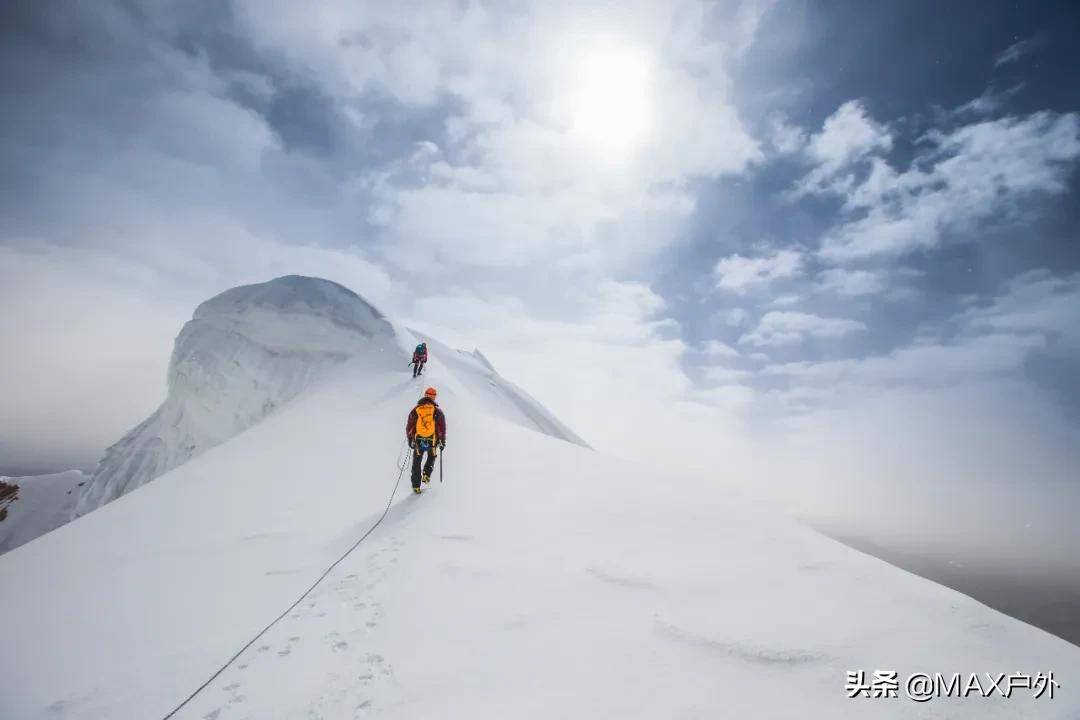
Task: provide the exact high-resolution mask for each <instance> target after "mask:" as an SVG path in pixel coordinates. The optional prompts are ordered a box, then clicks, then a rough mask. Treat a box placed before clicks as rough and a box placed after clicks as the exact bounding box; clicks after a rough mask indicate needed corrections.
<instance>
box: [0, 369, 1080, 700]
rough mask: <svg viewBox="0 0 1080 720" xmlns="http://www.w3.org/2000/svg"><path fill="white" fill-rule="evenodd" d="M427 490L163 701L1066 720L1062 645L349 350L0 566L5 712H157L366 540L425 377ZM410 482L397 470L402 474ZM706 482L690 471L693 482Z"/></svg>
mask: <svg viewBox="0 0 1080 720" xmlns="http://www.w3.org/2000/svg"><path fill="white" fill-rule="evenodd" d="M427 384H432V385H435V386H436V387H438V388H439V390H440V393H439V398H440V402H441V405H442V407H443V408H444V409H445V411H446V413H447V417H448V422H449V428H448V437H449V445H448V447H447V450H446V452H445V456H444V461H445V482H444V483H441V484H440V483H439V482H438V481H437V480H436V482H435V483H434V484H433V485H432V486H431V488H430V489H429V490H428V492H426V493H425V494H423V495H421V496H419V497H414V496H412V495H411V494H408V493H407V492H405V493H402V492H400V490H402V489H405V488H404V487H402V488H399V492H398V494H397V497H396V499H395V502H394V505H393V508H392V509H391V511H390V513H389V515H388V517H387V519H386V520H385V522H384V523H383V524H382V525H381V526H380V527H379V528H378V529H377V530H376V531H375V532H374V533H373V534H372V535H371V536H370V537H369V538H368V539H367V541H365V542H364V543H363V544H362V545H360V547H359V548H358V549H357V550H356V552H354V553H353V554H352V555H351V556H349V557H348V558H347V559H346V560H345V561H344V562H343V563H342V564H341V565H339V566H338V567H337V568H336V570H335V571H334V572H333V573H331V575H330V576H329V577H328V578H327V579H326V580H325V581H324V582H323V583H322V584H321V585H320V586H319V587H318V588H317V589H316V591H315V592H314V593H313V594H312V595H311V596H309V597H308V598H307V600H305V601H304V602H303V603H301V604H300V605H299V606H298V607H297V608H296V610H295V611H294V612H292V613H290V614H289V615H288V616H286V617H285V618H284V619H283V620H282V621H281V622H280V623H279V624H277V625H276V626H275V627H273V628H272V629H271V630H270V631H269V632H268V633H267V634H266V635H265V636H264V637H263V638H261V639H260V640H259V641H258V642H256V643H255V645H254V646H253V647H252V648H251V649H250V650H249V651H248V652H246V653H244V654H243V655H242V656H241V657H240V658H239V659H238V661H237V662H236V663H235V664H233V665H232V666H231V667H229V668H228V669H227V670H225V672H224V673H222V675H221V676H220V677H219V678H218V679H217V680H216V681H215V682H213V683H212V684H211V685H210V686H209V687H208V688H207V689H206V690H204V691H203V692H202V693H201V694H200V695H198V696H197V697H196V698H195V699H194V700H193V701H192V702H191V703H190V704H189V705H188V706H186V707H185V708H184V709H183V710H182V711H181V712H180V713H179V714H177V716H176V717H179V718H190V719H196V718H199V719H205V718H208V719H210V720H228V719H232V718H235V719H241V718H258V719H259V720H263V719H268V718H269V719H272V718H282V719H284V718H305V719H308V720H310V719H317V718H326V719H331V718H334V719H337V718H365V717H381V718H403V719H404V718H424V717H430V718H451V717H453V718H470V719H472V720H485V719H487V718H500V719H501V718H508V717H511V718H595V717H619V718H650V719H651V718H698V717H700V718H714V717H733V718H743V717H746V718H750V717H752V718H805V717H828V718H855V717H858V718H865V717H870V718H877V717H895V718H980V719H984V718H1062V719H1065V718H1076V717H1077V716H1078V714H1080V690H1078V689H1077V686H1076V684H1075V678H1076V677H1077V673H1078V672H1080V648H1077V647H1075V646H1072V645H1069V644H1067V643H1065V642H1064V641H1062V640H1059V639H1057V638H1055V637H1053V636H1051V635H1049V634H1047V633H1045V632H1042V631H1040V630H1037V629H1034V628H1032V627H1030V626H1027V625H1025V624H1023V623H1020V622H1018V621H1015V620H1012V619H1010V618H1008V617H1005V616H1003V615H1001V614H999V613H997V612H995V611H992V610H990V609H988V608H986V607H985V606H983V605H981V604H979V603H977V602H975V601H974V600H971V599H969V598H967V597H965V596H962V595H960V594H958V593H956V592H953V591H951V590H948V589H946V588H943V587H940V586H937V585H934V584H933V583H930V582H927V581H925V580H922V579H920V578H918V577H916V576H913V575H910V574H907V573H905V572H902V571H900V570H897V569H895V568H893V567H892V566H889V565H887V564H885V563H883V562H880V561H878V560H875V559H873V558H871V557H869V556H866V555H862V554H860V553H858V552H855V551H852V550H850V549H848V548H846V547H844V546H842V545H840V544H838V543H836V542H833V541H831V540H828V539H826V538H824V537H822V536H820V535H818V534H816V533H814V532H812V531H810V530H808V529H806V528H804V527H802V526H799V525H796V524H794V523H792V522H789V521H787V520H785V519H783V518H780V517H777V516H773V515H771V514H768V513H766V512H764V511H761V510H759V509H757V508H756V507H754V506H750V505H746V504H744V503H742V502H740V501H737V500H734V499H728V498H724V497H720V496H718V495H713V494H702V493H700V492H697V493H692V492H691V488H689V487H687V486H686V485H684V484H682V483H681V482H680V481H679V479H678V478H676V477H672V476H669V475H666V474H665V473H664V472H662V471H652V470H648V469H644V468H638V467H634V466H630V465H626V464H622V463H618V462H615V461H612V460H609V459H607V458H605V457H603V456H601V455H599V454H597V453H595V452H592V451H589V450H587V449H585V448H582V447H579V446H577V445H574V444H572V443H568V442H564V441H561V440H559V439H556V438H553V437H550V436H547V435H544V434H542V433H539V432H536V431H534V430H530V429H527V428H524V427H522V426H521V425H520V424H519V422H517V420H518V419H519V418H518V417H511V418H501V417H499V416H498V415H497V414H492V412H491V409H490V407H489V405H488V404H487V403H486V402H485V401H483V400H478V399H476V398H475V397H474V396H473V394H472V393H471V392H469V391H468V389H467V388H465V387H464V383H461V382H460V381H459V380H458V379H457V378H455V377H454V376H453V375H452V374H451V371H450V370H448V369H447V368H446V367H444V366H440V365H439V364H437V363H433V365H432V366H430V370H429V374H428V376H427V377H424V378H420V379H419V380H412V379H411V378H410V377H409V376H408V373H407V371H406V370H405V368H404V367H401V368H400V369H395V370H391V371H388V372H386V373H383V374H379V375H373V374H372V373H371V371H370V370H369V368H368V367H366V366H365V364H364V363H362V362H360V363H358V364H357V365H355V366H353V365H351V364H349V363H346V364H345V365H343V366H342V367H341V368H340V369H339V372H338V373H337V374H336V375H335V376H334V377H332V378H328V379H327V380H326V381H325V382H324V383H322V384H320V385H319V386H317V387H315V388H313V389H311V390H309V391H307V392H305V393H303V394H302V395H300V396H298V397H297V398H296V399H295V400H294V401H293V402H291V403H289V404H287V405H286V406H284V407H282V408H281V409H280V410H279V411H278V412H276V413H274V414H273V415H271V416H270V417H268V418H267V419H265V420H264V421H263V422H261V423H259V424H257V425H255V426H253V427H252V428H250V429H249V430H247V431H246V432H243V433H241V434H239V435H237V436H235V437H234V438H232V439H231V440H229V441H227V442H225V443H223V444H221V445H219V446H217V447H215V448H212V449H210V450H207V451H206V452H204V453H202V454H201V455H199V456H198V457H196V458H194V459H192V460H191V461H189V462H187V463H185V464H184V465H182V466H180V467H178V468H176V469H175V470H173V471H171V472H169V473H166V474H165V475H163V476H162V477H160V478H159V479H158V480H157V481H155V482H153V483H150V484H147V485H145V486H144V487H142V488H140V489H139V490H138V491H137V492H133V493H130V494H127V495H125V496H123V497H121V498H120V499H119V500H117V501H115V502H112V503H110V504H108V505H106V506H104V507H102V508H101V509H100V510H98V511H96V512H93V513H91V514H89V515H86V516H85V517H82V518H80V519H79V520H77V521H75V522H73V523H70V524H68V525H66V526H64V527H61V528H59V529H58V530H56V531H54V532H52V533H49V534H48V535H45V536H43V537H41V538H39V539H38V540H36V541H34V542H32V543H29V544H27V545H24V546H23V547H21V548H18V549H16V550H14V551H12V552H10V553H8V554H7V555H5V556H3V557H0V577H3V578H4V582H3V583H0V613H3V617H5V618H14V619H15V620H14V621H12V622H9V623H7V624H6V625H5V628H4V635H5V637H4V640H5V644H6V646H7V647H8V648H9V649H10V648H15V649H17V650H16V651H15V652H10V651H9V652H6V653H4V654H3V656H2V659H0V717H3V718H19V719H20V720H33V719H35V718H42V719H43V718H67V719H71V720H73V719H76V718H85V719H87V720H89V719H94V720H98V719H100V718H109V719H117V720H120V719H124V718H131V719H136V718H137V719H139V720H146V719H153V718H161V717H164V716H165V715H166V713H167V712H169V711H170V710H171V709H172V708H173V707H174V706H175V705H176V704H177V703H178V702H180V700H181V699H183V698H184V697H186V696H187V695H188V694H189V693H190V692H191V691H192V690H194V689H195V688H196V687H198V686H199V684H201V683H202V682H203V681H204V680H205V679H206V678H207V677H209V676H210V674H211V673H212V672H213V671H214V670H216V669H217V668H218V667H219V666H220V664H221V663H223V662H224V661H225V660H226V659H227V658H229V657H230V656H231V655H232V654H233V652H235V650H236V649H238V648H239V647H241V646H242V645H243V644H244V643H245V642H247V641H248V640H249V639H250V638H251V637H252V636H253V635H254V634H255V633H256V632H257V631H258V630H259V629H260V628H262V627H263V626H264V625H265V624H266V623H267V622H269V621H270V620H271V619H272V618H274V617H275V616H277V615H278V614H279V613H280V612H281V611H282V610H284V609H285V608H286V607H288V605H289V604H290V603H291V602H293V600H294V599H295V598H296V597H297V596H298V595H299V594H300V593H301V592H302V590H303V589H304V588H306V587H307V586H308V585H309V584H310V583H311V582H312V581H313V580H314V579H315V578H316V577H318V575H319V574H320V573H321V572H322V571H323V569H324V568H325V567H327V566H328V565H329V564H330V563H331V562H332V561H333V560H334V559H336V558H337V557H338V556H339V555H340V554H341V553H342V552H343V551H344V550H345V549H346V548H348V547H349V546H350V545H351V544H352V543H353V542H354V541H355V539H356V538H358V537H359V536H360V535H361V534H362V533H363V532H364V531H366V530H367V529H368V528H369V527H370V526H371V524H372V522H373V521H374V519H375V517H377V515H378V514H379V513H380V512H381V510H382V508H383V506H384V505H385V503H386V501H387V497H388V495H389V494H390V490H391V488H392V487H393V485H394V481H395V478H396V477H397V476H398V470H397V467H396V466H395V462H396V461H397V459H398V453H399V451H400V450H401V448H402V437H401V436H402V425H403V422H404V418H405V414H406V413H407V412H408V410H409V409H410V407H411V406H412V403H413V402H414V401H415V399H416V397H417V396H418V395H419V393H420V391H421V389H422V387H423V386H425V385H427ZM404 484H405V483H404V481H403V485H404ZM699 489H700V488H699ZM857 669H864V670H866V671H867V672H870V673H872V671H873V670H875V669H894V670H897V671H898V672H900V673H902V674H904V673H912V672H915V671H925V672H931V673H932V672H942V673H953V672H980V673H981V672H993V673H998V672H1005V673H1007V672H1016V671H1023V672H1029V673H1034V672H1036V671H1043V672H1045V671H1051V670H1052V671H1054V672H1055V675H1056V677H1057V679H1058V681H1059V682H1060V684H1061V687H1060V688H1058V690H1057V693H1056V694H1057V697H1056V698H1055V699H1054V700H1047V699H1045V698H1043V699H1041V700H1034V699H1032V698H1030V697H1029V693H1027V692H1026V691H1025V692H1020V693H1017V694H1016V696H1014V697H1013V698H1011V699H1004V698H988V699H983V698H966V699H951V700H934V701H931V702H929V703H926V704H917V703H914V702H911V701H909V700H906V699H903V698H896V699H855V700H849V699H847V697H846V694H845V692H844V683H845V679H846V671H847V670H857Z"/></svg>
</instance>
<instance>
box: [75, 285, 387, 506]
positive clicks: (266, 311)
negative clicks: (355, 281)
mask: <svg viewBox="0 0 1080 720" xmlns="http://www.w3.org/2000/svg"><path fill="white" fill-rule="evenodd" d="M346 361H353V362H359V363H360V364H361V365H362V366H363V367H364V369H367V370H369V371H383V370H387V369H389V368H391V367H396V366H397V365H398V364H399V363H400V362H404V358H403V357H402V353H401V351H400V349H399V347H398V344H397V342H396V340H395V335H394V331H393V328H392V326H391V324H390V323H389V322H388V321H387V320H386V319H385V318H384V317H383V316H382V314H381V313H380V312H379V311H378V310H376V309H375V308H374V307H372V306H371V305H370V304H368V303H367V302H366V301H365V300H363V299H362V298H361V297H360V296H359V295H357V294H356V293H354V292H352V291H351V290H348V289H347V288H344V287H342V286H341V285H338V284H336V283H333V282H330V281H328V280H321V279H318V278H308V277H301V276H296V275H290V276H286V277H281V278H277V279H275V280H271V281H269V282H265V283H260V284H257V285H245V286H241V287H236V288H233V289H231V290H227V291H226V292H223V293H221V294H220V295H217V296H216V297H214V298H211V299H210V300H207V301H206V302H204V303H203V304H201V305H200V306H199V307H198V308H197V309H196V310H195V313H194V316H193V318H192V320H190V321H189V322H188V323H186V324H185V325H184V327H183V329H182V330H181V331H180V334H179V336H178V337H177V338H176V344H175V346H174V349H173V355H172V359H171V361H170V364H169V374H168V396H167V397H166V399H165V402H164V403H162V405H161V406H160V407H159V408H158V409H157V410H156V411H155V412H154V413H153V414H152V415H151V416H150V417H149V418H147V419H146V420H145V421H143V422H142V423H141V424H139V425H138V426H137V427H136V428H135V429H133V430H131V431H130V432H129V433H128V434H127V435H125V436H124V437H123V438H121V439H120V441H119V442H117V443H116V444H114V445H112V446H111V447H109V448H108V450H107V451H106V454H105V457H104V458H103V459H102V460H101V462H100V464H99V465H98V468H97V470H96V471H95V472H94V475H93V478H92V479H91V481H90V482H89V483H87V485H86V486H85V488H84V489H83V492H82V494H81V495H80V497H79V500H78V503H77V504H76V507H75V511H74V514H75V516H79V515H84V514H86V513H88V512H90V511H91V510H94V509H96V508H98V507H100V506H102V505H104V504H105V503H107V502H110V501H112V500H115V499H116V498H118V497H120V496H121V495H123V494H125V493H127V492H130V491H131V490H134V489H135V488H137V487H139V486H141V485H144V484H146V483H147V482H149V481H151V480H153V479H154V478H156V477H158V476H160V475H162V474H164V473H166V472H168V471H169V470H171V469H173V468H175V467H177V466H179V465H181V464H183V463H185V462H187V461H188V460H190V459H192V458H194V457H196V456H198V455H199V454H201V453H203V452H205V451H206V450H207V449H209V448H211V447H214V446H216V445H219V444H221V443H222V442H224V441H225V440H228V439H229V438H231V437H233V436H234V435H236V434H237V433H239V432H242V431H243V430H245V429H247V428H249V427H251V426H252V425H254V424H255V423H257V422H259V421H260V420H262V419H263V418H265V417H266V416H267V415H269V414H270V413H272V412H273V411H274V410H275V409H277V408H278V407H280V406H281V405H283V404H284V403H286V402H288V401H289V400H291V399H293V398H295V397H296V396H297V395H298V394H300V393H301V392H302V391H303V390H305V389H306V388H308V387H310V386H312V385H313V384H314V383H316V382H318V381H319V380H321V379H323V378H325V377H327V376H328V375H329V374H330V373H331V372H332V371H334V370H335V369H336V368H338V367H339V366H341V365H342V364H344V363H345V362H346Z"/></svg>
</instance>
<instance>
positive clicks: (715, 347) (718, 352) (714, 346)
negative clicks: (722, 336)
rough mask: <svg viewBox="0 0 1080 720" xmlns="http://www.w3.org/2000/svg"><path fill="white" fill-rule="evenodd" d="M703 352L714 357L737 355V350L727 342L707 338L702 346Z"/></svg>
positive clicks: (734, 356) (733, 356)
mask: <svg viewBox="0 0 1080 720" xmlns="http://www.w3.org/2000/svg"><path fill="white" fill-rule="evenodd" d="M702 349H703V351H704V353H705V354H706V355H708V356H709V357H714V358H736V357H739V351H738V350H736V349H735V348H733V347H731V346H730V345H728V344H727V343H724V342H720V341H719V340H709V341H708V342H706V343H705V346H704V348H702Z"/></svg>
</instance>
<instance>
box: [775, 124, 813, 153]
mask: <svg viewBox="0 0 1080 720" xmlns="http://www.w3.org/2000/svg"><path fill="white" fill-rule="evenodd" d="M768 131H769V143H770V144H771V145H772V147H773V149H774V150H775V151H776V152H778V153H779V154H781V155H793V154H795V153H797V152H799V151H801V150H802V149H803V148H804V147H806V143H807V142H808V137H807V134H806V131H805V130H803V129H802V128H801V127H799V126H798V125H793V124H791V123H788V122H787V121H786V120H785V119H784V118H783V117H781V116H774V117H772V118H771V119H770V120H769V128H768Z"/></svg>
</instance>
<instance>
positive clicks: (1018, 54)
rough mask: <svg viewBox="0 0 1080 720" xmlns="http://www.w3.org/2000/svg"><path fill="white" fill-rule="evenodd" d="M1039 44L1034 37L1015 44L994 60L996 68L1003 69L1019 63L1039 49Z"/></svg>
mask: <svg viewBox="0 0 1080 720" xmlns="http://www.w3.org/2000/svg"><path fill="white" fill-rule="evenodd" d="M1039 44H1040V43H1039V41H1038V40H1037V39H1036V38H1033V37H1031V38H1025V39H1023V40H1020V41H1017V42H1014V43H1013V44H1012V45H1010V46H1009V47H1007V48H1005V49H1004V50H1002V51H1001V53H999V54H998V56H997V57H996V58H994V67H1001V66H1002V65H1008V64H1009V63H1014V62H1017V61H1019V60H1020V58H1022V57H1023V56H1025V55H1027V54H1028V53H1030V52H1031V51H1032V50H1034V49H1035V48H1037V47H1038V46H1039Z"/></svg>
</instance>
